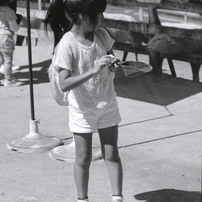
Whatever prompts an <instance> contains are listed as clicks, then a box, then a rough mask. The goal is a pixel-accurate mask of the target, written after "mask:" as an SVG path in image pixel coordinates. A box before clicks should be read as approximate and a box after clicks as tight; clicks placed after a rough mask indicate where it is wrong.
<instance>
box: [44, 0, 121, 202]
mask: <svg viewBox="0 0 202 202" xmlns="http://www.w3.org/2000/svg"><path fill="white" fill-rule="evenodd" d="M105 9H106V0H53V1H52V3H51V5H50V8H49V10H48V12H47V15H46V19H45V23H46V25H47V24H50V26H51V28H52V30H53V32H54V36H55V45H56V47H55V52H54V57H53V61H52V64H53V66H54V68H55V69H56V70H57V72H58V74H59V83H60V87H61V89H62V91H63V92H67V91H69V94H68V101H69V128H70V130H71V131H72V132H73V135H74V140H75V145H76V157H75V165H74V176H75V183H76V188H77V193H78V202H79V201H80V202H82V201H89V200H88V181H89V167H90V164H91V158H92V133H93V132H95V131H96V130H97V131H98V133H99V138H100V142H101V150H102V155H103V158H104V161H105V163H106V166H107V169H108V173H109V177H110V181H111V186H112V191H113V196H112V201H119V202H120V201H123V196H122V176H123V173H122V165H121V160H120V157H119V153H118V146H117V140H118V123H119V122H120V121H121V117H120V114H119V110H118V106H117V100H116V93H115V90H114V85H113V79H114V75H115V74H114V72H111V71H110V69H109V67H110V66H111V65H112V63H113V62H114V61H117V60H118V59H116V58H115V57H114V56H112V54H113V51H112V45H113V43H114V40H113V39H112V38H111V37H110V36H109V35H108V33H107V31H106V30H105V29H103V28H101V27H100V24H101V21H102V20H103V19H104V17H103V12H104V11H105ZM60 38H61V39H60Z"/></svg>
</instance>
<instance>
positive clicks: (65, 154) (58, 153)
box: [49, 138, 102, 162]
mask: <svg viewBox="0 0 202 202" xmlns="http://www.w3.org/2000/svg"><path fill="white" fill-rule="evenodd" d="M49 156H50V158H52V159H55V160H60V161H66V162H73V161H74V160H75V141H74V138H73V141H72V142H71V143H70V144H68V145H62V146H58V147H55V148H53V149H51V150H50V151H49ZM100 159H102V154H101V151H100V148H98V147H96V146H92V160H93V161H95V160H100Z"/></svg>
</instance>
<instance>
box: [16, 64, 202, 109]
mask: <svg viewBox="0 0 202 202" xmlns="http://www.w3.org/2000/svg"><path fill="white" fill-rule="evenodd" d="M50 63H51V60H45V61H43V62H40V63H36V64H33V68H32V72H33V83H34V84H40V83H47V82H49V79H48V73H47V71H48V67H49V65H50ZM15 77H16V78H20V79H23V80H25V85H28V84H29V66H28V65H26V66H21V68H20V70H19V71H17V72H15ZM114 84H115V89H116V92H117V95H118V96H120V97H124V98H129V99H134V100H139V101H144V102H148V103H153V104H157V105H162V106H167V105H169V104H172V103H174V102H177V101H179V100H182V99H185V98H187V97H190V96H192V95H195V94H197V93H200V92H202V83H197V82H193V81H190V80H186V79H182V78H174V77H172V76H170V75H167V74H161V75H155V74H152V73H149V74H145V75H140V76H137V77H134V78H126V77H125V76H124V74H123V72H122V70H117V71H116V77H115V79H114Z"/></svg>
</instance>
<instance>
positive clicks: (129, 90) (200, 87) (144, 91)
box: [114, 70, 202, 106]
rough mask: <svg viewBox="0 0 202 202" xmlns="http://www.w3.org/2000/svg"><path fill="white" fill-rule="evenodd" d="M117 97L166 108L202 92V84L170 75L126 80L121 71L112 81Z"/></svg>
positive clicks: (145, 76)
mask: <svg viewBox="0 0 202 202" xmlns="http://www.w3.org/2000/svg"><path fill="white" fill-rule="evenodd" d="M114 83H115V88H116V92H117V95H118V96H120V97H125V98H129V99H134V100H139V101H144V102H148V103H153V104H157V105H162V106H167V105H169V104H172V103H174V102H177V101H179V100H182V99H184V98H187V97H190V96H192V95H195V94H197V93H200V92H202V83H197V82H193V81H190V80H186V79H181V78H174V77H172V76H170V75H166V74H161V75H155V74H152V73H148V74H145V75H140V76H137V77H134V78H126V77H125V76H124V74H123V72H122V71H121V70H117V71H116V77H115V80H114Z"/></svg>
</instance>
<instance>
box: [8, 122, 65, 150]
mask: <svg viewBox="0 0 202 202" xmlns="http://www.w3.org/2000/svg"><path fill="white" fill-rule="evenodd" d="M61 144H62V141H61V140H60V139H59V138H55V137H47V136H43V135H41V134H40V133H38V127H37V121H35V120H31V121H30V133H29V134H28V135H26V136H25V137H22V138H16V139H14V140H11V141H10V142H8V143H7V148H8V149H10V150H13V151H17V152H22V153H40V152H44V151H48V150H50V149H52V148H54V147H57V146H59V145H61Z"/></svg>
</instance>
